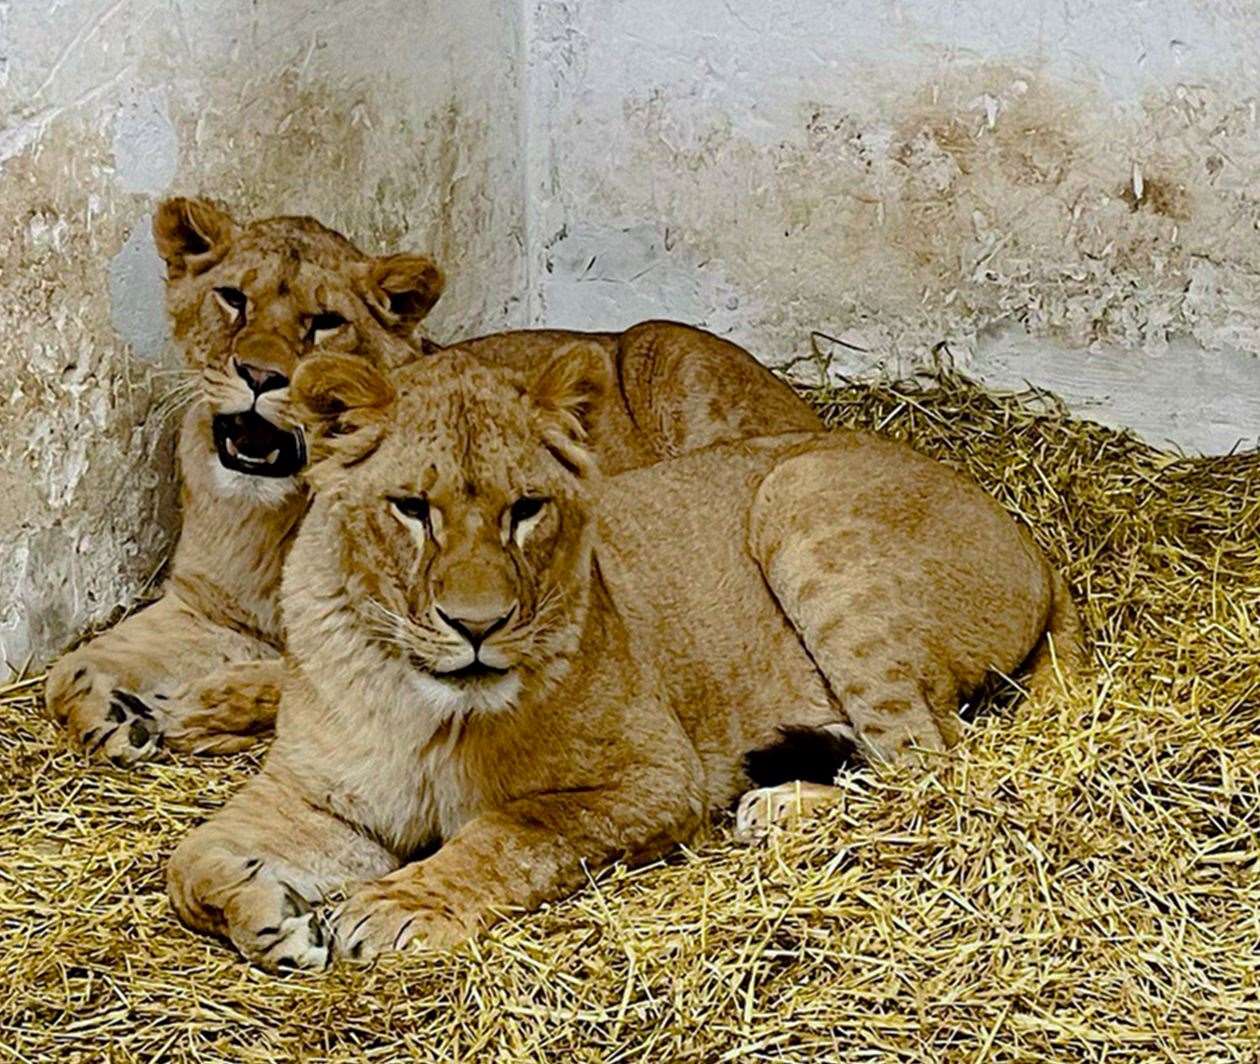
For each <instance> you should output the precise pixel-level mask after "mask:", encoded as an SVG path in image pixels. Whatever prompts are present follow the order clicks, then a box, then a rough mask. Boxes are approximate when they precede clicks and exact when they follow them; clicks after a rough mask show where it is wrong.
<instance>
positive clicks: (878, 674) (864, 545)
mask: <svg viewBox="0 0 1260 1064" xmlns="http://www.w3.org/2000/svg"><path fill="white" fill-rule="evenodd" d="M829 462H830V456H829V454H828V453H827V452H825V451H823V452H821V453H808V454H805V455H801V456H799V457H797V458H793V459H790V460H788V461H787V462H785V463H784V464H783V465H781V466H779V467H778V468H777V469H775V470H774V471H773V472H772V473H770V475H769V476H767V478H766V480H765V481H764V482H763V483H762V486H761V488H760V489H759V491H758V497H757V501H756V503H755V505H754V513H753V520H752V524H751V533H752V534H751V546H752V550H753V554H754V556H755V557H756V558H757V560H758V562H759V564H760V565H761V568H762V572H763V573H764V574H765V578H766V583H767V585H768V586H769V588H770V590H771V592H772V593H773V595H774V597H775V599H776V600H777V601H778V603H779V606H780V608H781V609H782V610H783V612H784V614H786V616H787V618H788V620H789V621H790V622H791V624H792V626H793V627H794V628H795V630H796V633H797V635H798V637H799V638H800V640H801V643H802V644H803V646H804V648H805V649H806V651H807V652H808V653H809V656H810V658H811V659H812V660H813V662H814V663H815V664H816V666H817V667H818V669H819V670H820V671H821V673H822V674H823V677H824V678H825V679H826V681H827V684H828V686H829V687H830V688H831V691H832V693H833V694H834V695H835V696H836V698H837V700H838V701H839V702H840V704H841V706H842V708H843V710H844V713H845V715H846V716H847V717H848V720H849V723H850V724H851V726H852V729H853V738H854V740H855V742H856V744H857V746H858V748H859V750H860V751H861V752H862V753H863V754H864V755H865V756H866V757H867V759H868V760H874V761H898V760H900V759H902V758H903V757H905V756H907V755H909V754H910V753H911V752H912V751H913V750H916V749H917V750H920V751H940V750H944V749H946V748H947V747H949V746H952V745H953V744H954V743H956V742H957V741H958V738H959V735H960V729H959V725H958V717H957V708H958V688H957V683H956V681H955V679H954V677H953V676H952V675H951V672H950V670H949V669H948V668H946V667H942V665H941V664H940V662H939V660H938V653H937V651H936V649H935V648H934V646H933V641H932V639H931V638H930V636H929V635H928V634H926V631H925V628H924V626H923V625H922V624H920V623H919V618H920V617H921V616H922V604H921V603H919V602H916V601H914V599H913V596H914V594H915V593H916V588H917V585H916V584H914V583H913V582H906V581H904V580H902V579H901V575H900V570H901V569H902V568H903V567H904V566H905V565H906V564H907V563H906V560H905V559H904V558H903V557H900V556H899V554H898V550H899V544H900V542H901V541H900V540H899V539H898V537H897V535H896V534H895V532H891V531H888V530H884V529H881V528H880V527H878V522H873V523H872V522H869V521H863V520H861V519H859V518H854V516H853V515H852V512H851V511H852V509H853V505H854V504H853V502H852V501H851V500H850V498H849V496H848V495H845V496H843V497H842V498H840V499H838V500H837V502H836V504H835V506H834V510H835V512H834V513H832V512H830V509H829V507H828V501H829V495H828V492H827V491H826V490H825V486H826V485H828V484H830V483H834V481H835V479H836V476H837V473H836V471H835V470H834V469H832V468H831V467H830V465H829Z"/></svg>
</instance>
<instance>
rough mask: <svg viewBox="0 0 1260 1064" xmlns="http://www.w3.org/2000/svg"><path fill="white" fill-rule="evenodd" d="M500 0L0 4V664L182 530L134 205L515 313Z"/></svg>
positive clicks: (459, 326)
mask: <svg viewBox="0 0 1260 1064" xmlns="http://www.w3.org/2000/svg"><path fill="white" fill-rule="evenodd" d="M519 23H520V17H519V13H518V12H517V10H516V9H515V7H513V6H511V5H506V4H501V3H497V2H495V0H462V2H460V3H458V4H455V3H439V2H435V0H430V2H419V3H417V2H415V0H340V2H321V0H268V2H266V3H250V2H245V0H239V2H238V0H17V2H12V0H11V2H0V205H3V211H2V212H0V337H2V340H0V375H2V376H3V381H4V383H3V385H2V386H0V387H2V388H3V392H2V393H0V678H2V677H3V675H4V673H5V672H6V671H12V670H16V669H17V668H19V667H21V666H22V665H23V664H24V663H25V662H26V660H27V659H28V658H31V657H33V658H34V660H35V662H36V664H38V663H40V662H42V661H45V660H47V658H48V657H49V656H50V655H51V654H53V653H55V652H56V651H57V650H59V649H60V648H61V647H62V646H63V645H64V644H65V643H66V642H67V641H68V640H70V639H71V638H72V637H74V636H75V635H76V634H77V633H79V632H81V631H82V630H83V629H84V628H85V627H87V626H89V625H93V624H98V623H100V622H102V621H104V620H106V619H107V618H108V617H109V616H110V615H111V614H112V613H114V612H115V611H116V610H117V609H118V608H119V607H120V606H122V605H125V604H127V603H129V602H130V601H132V600H133V599H134V597H135V595H136V594H137V593H138V592H139V591H140V590H141V589H142V588H143V586H144V585H145V583H146V582H147V581H148V580H150V578H151V577H152V575H153V573H154V571H155V570H156V569H157V568H158V566H159V565H160V564H161V562H162V560H163V558H164V556H165V553H166V550H167V549H168V546H169V544H170V542H171V537H172V534H173V530H174V528H175V527H176V515H175V511H174V502H175V498H174V493H173V490H172V489H173V481H172V475H171V456H172V450H171V443H172V433H173V429H174V427H175V426H174V422H175V420H176V418H175V417H172V416H168V414H169V413H170V412H171V408H170V404H169V403H164V396H165V395H166V394H167V393H168V392H169V389H170V386H171V384H172V383H174V381H175V380H176V375H175V372H176V370H177V368H178V366H179V362H178V360H177V359H176V358H175V357H174V355H173V352H171V350H170V349H169V347H168V344H167V329H166V323H165V319H164V310H163V303H162V267H161V264H160V261H159V260H158V258H157V255H156V252H155V250H154V248H153V243H152V239H151V237H150V231H149V227H150V220H151V217H152V211H153V207H154V203H155V202H156V200H157V199H158V198H160V197H161V196H163V195H165V194H168V193H172V192H184V193H193V194H197V193H200V194H206V195H212V196H215V197H217V198H220V199H222V200H224V201H225V202H226V203H227V204H228V206H229V207H230V208H231V209H232V210H233V211H234V212H235V213H236V214H237V215H238V216H240V217H242V218H247V217H254V216H259V215H266V214H276V213H298V214H311V215H314V216H315V217H317V218H319V219H320V220H321V221H323V222H324V223H326V224H328V225H331V226H334V227H335V228H338V229H340V230H342V231H344V232H346V233H347V234H348V235H349V236H350V237H351V239H353V240H355V241H356V242H358V243H359V244H360V245H361V246H363V247H364V248H365V250H369V251H380V252H384V251H390V250H406V249H414V250H418V251H424V252H427V253H429V254H431V255H432V256H433V257H434V259H435V260H436V261H438V262H439V263H441V264H442V265H444V266H447V267H448V272H449V284H448V288H447V292H446V294H445V296H444V297H443V299H442V301H441V303H440V304H439V306H438V308H437V309H436V310H435V312H434V315H433V318H432V321H431V329H430V331H431V333H432V334H433V335H435V336H437V337H439V338H441V337H445V336H459V335H463V334H466V333H468V332H477V331H484V330H488V329H495V328H502V327H505V326H507V325H510V324H516V323H519V322H520V321H522V320H523V319H522V315H523V309H518V297H519V296H520V294H521V293H522V292H523V288H524V286H523V260H522V256H521V254H520V251H519V246H520V241H521V239H522V232H523V213H522V212H523V202H522V196H521V187H520V185H521V180H522V171H521V169H520V151H519V131H518V128H517V119H518V112H519V96H520V83H519V76H518V66H519V48H520V36H519V31H520V25H519Z"/></svg>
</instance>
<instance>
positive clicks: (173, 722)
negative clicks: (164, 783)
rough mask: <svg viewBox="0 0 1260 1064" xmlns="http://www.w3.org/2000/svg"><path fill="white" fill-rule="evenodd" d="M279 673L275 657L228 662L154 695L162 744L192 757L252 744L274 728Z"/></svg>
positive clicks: (281, 677) (281, 670)
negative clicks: (162, 728) (161, 722)
mask: <svg viewBox="0 0 1260 1064" xmlns="http://www.w3.org/2000/svg"><path fill="white" fill-rule="evenodd" d="M285 669H286V666H285V663H284V661H283V659H281V658H268V659H265V660H260V661H240V662H233V663H232V664H229V665H224V666H222V667H221V668H218V669H214V670H213V671H211V672H209V673H207V674H205V675H204V676H199V677H198V678H197V679H195V680H193V681H191V682H190V683H187V684H184V685H183V686H182V687H180V688H178V689H176V690H174V691H171V692H169V693H167V692H157V693H155V694H154V695H153V702H154V704H155V705H156V706H157V707H158V709H159V710H160V712H161V714H162V716H163V717H164V719H165V721H166V729H165V732H164V735H165V738H166V744H167V745H168V746H169V747H170V748H171V749H173V750H186V751H189V752H191V753H194V754H227V753H232V752H234V751H236V750H243V749H245V748H246V747H248V746H252V745H253V744H254V743H255V742H257V741H258V737H259V736H260V735H265V734H267V733H269V732H270V731H271V730H272V728H273V727H274V726H275V721H276V710H277V709H278V708H279V705H280V687H281V684H282V682H283V680H284V673H285Z"/></svg>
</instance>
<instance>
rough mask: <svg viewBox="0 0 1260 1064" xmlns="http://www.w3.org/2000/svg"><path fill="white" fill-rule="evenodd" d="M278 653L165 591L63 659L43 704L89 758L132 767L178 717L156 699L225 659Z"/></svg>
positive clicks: (148, 754) (151, 751) (155, 746)
mask: <svg viewBox="0 0 1260 1064" xmlns="http://www.w3.org/2000/svg"><path fill="white" fill-rule="evenodd" d="M274 653H275V652H274V651H273V650H271V648H270V647H268V646H267V645H266V644H264V643H262V642H260V641H258V640H256V639H253V638H251V637H249V636H246V635H242V634H241V633H239V632H235V631H232V630H230V629H227V628H223V627H222V626H220V625H216V624H214V623H212V622H211V621H209V620H207V619H206V618H205V617H202V616H201V615H200V614H198V613H196V612H195V611H194V610H192V609H190V608H189V607H188V606H187V605H186V604H185V603H183V602H182V601H181V600H180V599H178V598H176V597H175V596H173V595H166V596H164V597H163V598H161V599H159V600H158V601H157V602H155V603H153V605H151V606H148V607H146V608H145V609H142V610H140V611H139V612H138V613H135V614H133V615H132V616H130V617H128V618H126V619H125V620H124V621H122V622H121V623H120V624H117V625H115V626H114V627H113V628H111V629H109V631H107V632H103V633H101V634H100V635H99V636H97V637H96V638H95V639H92V640H90V641H89V642H87V643H85V644H84V645H83V646H81V647H79V648H78V649H77V650H74V651H72V652H71V653H69V654H67V655H65V657H63V658H62V659H61V660H60V661H58V662H57V663H56V664H55V665H54V666H53V668H52V669H51V670H50V672H49V674H48V682H47V685H46V687H45V701H46V704H47V707H48V711H49V713H50V714H51V715H52V716H53V717H54V718H55V719H56V720H58V721H61V722H63V723H65V724H66V725H67V727H68V728H69V731H70V735H71V738H72V740H73V741H74V742H75V743H77V744H79V745H81V746H83V747H84V748H85V749H86V750H87V751H88V753H89V755H91V756H96V757H105V758H108V759H109V760H110V761H112V762H114V763H115V764H118V765H130V764H133V763H135V762H137V761H143V760H146V759H147V758H150V757H152V756H153V755H154V754H155V753H156V751H157V749H158V747H159V746H160V745H161V742H162V735H163V733H164V732H165V731H166V730H167V729H168V727H169V726H170V724H171V722H172V720H173V719H174V718H175V716H176V715H177V714H173V713H171V712H168V711H167V710H166V708H165V707H164V706H163V704H162V700H161V699H160V698H158V697H156V696H158V695H161V694H164V693H166V694H169V693H171V692H177V691H179V690H180V689H181V688H182V687H183V686H184V685H186V684H189V683H191V682H193V681H196V680H198V679H199V678H201V677H203V676H205V675H206V674H208V673H210V672H212V671H213V670H215V669H217V668H219V667H221V666H222V665H224V664H226V663H227V662H231V661H242V660H249V659H257V658H264V657H267V656H269V655H270V656H274Z"/></svg>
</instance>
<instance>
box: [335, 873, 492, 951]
mask: <svg viewBox="0 0 1260 1064" xmlns="http://www.w3.org/2000/svg"><path fill="white" fill-rule="evenodd" d="M329 923H330V924H331V927H332V935H333V952H334V954H335V955H336V956H338V957H345V958H346V959H348V960H351V961H359V962H366V961H370V960H372V959H373V958H375V957H378V956H380V955H381V954H382V953H389V952H393V951H397V950H404V949H407V948H409V947H417V948H418V947H424V946H427V947H432V948H436V949H445V948H449V947H451V946H455V945H457V944H459V943H460V942H462V941H464V940H465V939H466V938H468V937H469V929H468V926H467V925H466V924H465V923H464V922H462V921H461V920H459V919H458V918H456V916H455V915H454V914H453V912H451V911H450V910H449V909H448V908H447V907H445V906H443V905H442V904H441V903H440V902H438V901H437V900H436V899H428V900H427V901H426V900H422V899H420V898H418V897H417V896H416V895H414V894H412V893H411V892H408V891H406V890H403V889H400V888H399V887H397V886H394V885H392V884H390V883H389V882H388V881H387V880H382V881H380V882H377V883H370V884H368V885H367V886H366V887H363V888H361V889H360V890H359V891H358V892H357V893H355V894H352V895H351V896H350V897H349V898H347V899H346V900H345V901H344V902H342V903H341V905H339V906H338V907H337V908H336V909H335V910H334V911H333V913H332V916H331V918H330V920H329Z"/></svg>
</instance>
